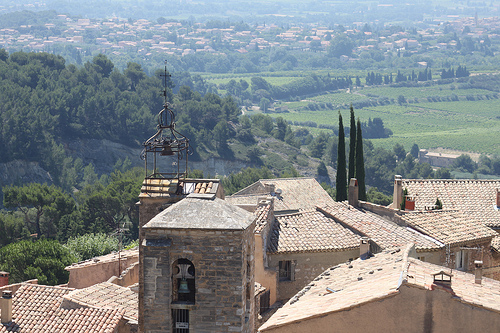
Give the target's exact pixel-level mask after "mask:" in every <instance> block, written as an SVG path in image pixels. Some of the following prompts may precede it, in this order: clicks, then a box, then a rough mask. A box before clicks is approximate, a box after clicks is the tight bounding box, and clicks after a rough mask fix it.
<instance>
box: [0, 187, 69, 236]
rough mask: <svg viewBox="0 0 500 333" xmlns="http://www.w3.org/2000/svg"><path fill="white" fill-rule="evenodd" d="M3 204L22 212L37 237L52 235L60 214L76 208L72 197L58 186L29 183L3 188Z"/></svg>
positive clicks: (54, 232) (62, 214)
mask: <svg viewBox="0 0 500 333" xmlns="http://www.w3.org/2000/svg"><path fill="white" fill-rule="evenodd" d="M3 202H4V206H5V207H6V208H9V209H18V210H19V211H21V212H23V214H24V216H25V222H26V225H27V227H28V228H29V229H30V230H31V231H33V232H36V233H37V235H38V237H41V236H42V235H45V236H46V237H49V238H50V237H53V236H55V234H56V233H57V224H58V222H59V220H60V219H61V217H62V216H64V215H68V214H71V213H72V212H73V211H74V210H75V209H76V204H75V201H74V200H73V198H71V197H70V196H69V195H68V194H66V193H64V192H63V191H62V190H61V189H60V188H58V187H56V186H54V185H51V186H48V185H47V184H37V183H31V184H28V185H24V186H11V187H7V188H5V189H4V201H3Z"/></svg>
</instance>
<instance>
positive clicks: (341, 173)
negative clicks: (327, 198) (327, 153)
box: [335, 111, 347, 201]
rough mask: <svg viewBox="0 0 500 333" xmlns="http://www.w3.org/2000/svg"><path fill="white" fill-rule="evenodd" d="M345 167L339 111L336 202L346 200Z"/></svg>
mask: <svg viewBox="0 0 500 333" xmlns="http://www.w3.org/2000/svg"><path fill="white" fill-rule="evenodd" d="M345 167H346V165H345V135H344V124H343V123H342V115H341V114H340V111H339V144H338V150H337V178H336V184H335V188H336V190H337V193H336V195H335V200H336V201H344V200H347V179H346V176H347V175H346V168H345Z"/></svg>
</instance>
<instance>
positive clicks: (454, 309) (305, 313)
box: [259, 246, 500, 333]
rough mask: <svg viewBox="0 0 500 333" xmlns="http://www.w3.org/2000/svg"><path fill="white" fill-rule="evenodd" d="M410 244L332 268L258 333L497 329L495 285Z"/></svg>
mask: <svg viewBox="0 0 500 333" xmlns="http://www.w3.org/2000/svg"><path fill="white" fill-rule="evenodd" d="M415 256H416V253H415V251H414V249H412V247H411V246H407V247H406V248H403V249H387V250H384V251H382V252H381V253H378V254H375V256H373V257H370V258H367V259H365V260H362V259H357V260H355V261H353V262H349V263H345V264H341V265H337V266H333V267H331V268H329V269H327V270H325V272H323V274H321V275H319V276H318V277H317V278H316V279H315V280H314V282H312V283H310V284H309V285H307V286H306V287H305V288H304V289H303V290H301V291H300V292H299V293H297V294H296V295H295V296H294V297H292V298H291V299H290V301H289V302H288V303H287V304H285V305H284V306H283V307H282V308H281V309H279V310H278V311H277V312H276V313H275V314H274V315H273V316H272V317H271V318H270V319H269V320H268V321H267V322H266V323H265V324H264V325H263V326H261V327H260V328H259V332H262V333H271V332H272V333H280V332H286V333H299V332H325V333H326V332H332V328H335V331H336V332H337V331H338V332H447V333H451V332H498V331H500V282H499V281H496V280H492V279H489V278H484V277H482V275H481V274H482V270H481V262H477V263H476V265H477V269H476V271H475V274H469V273H465V272H462V271H456V270H453V269H450V268H446V267H443V266H439V265H434V264H431V263H427V262H423V261H420V260H418V259H416V258H415Z"/></svg>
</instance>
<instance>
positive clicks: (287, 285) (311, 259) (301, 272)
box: [268, 249, 359, 301]
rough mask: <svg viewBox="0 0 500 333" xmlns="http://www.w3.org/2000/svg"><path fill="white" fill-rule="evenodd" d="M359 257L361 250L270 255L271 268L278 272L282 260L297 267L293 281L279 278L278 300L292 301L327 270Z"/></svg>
mask: <svg viewBox="0 0 500 333" xmlns="http://www.w3.org/2000/svg"><path fill="white" fill-rule="evenodd" d="M357 257H359V249H354V250H349V251H338V252H310V253H286V254H270V253H268V259H269V268H271V269H274V270H275V271H276V272H278V270H279V261H281V260H292V261H293V263H294V266H295V274H294V279H293V280H292V281H279V278H278V295H277V297H278V300H280V301H286V300H288V299H290V298H291V297H292V296H293V295H295V294H296V293H297V292H299V291H300V290H301V289H302V288H304V287H305V286H306V285H307V284H308V283H310V282H311V281H312V280H314V279H315V278H316V277H317V276H318V275H319V274H321V273H323V272H324V271H325V270H326V269H327V268H329V267H332V266H335V265H338V264H340V263H344V262H346V261H348V260H349V259H355V258H357Z"/></svg>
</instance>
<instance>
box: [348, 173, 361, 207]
mask: <svg viewBox="0 0 500 333" xmlns="http://www.w3.org/2000/svg"><path fill="white" fill-rule="evenodd" d="M358 194H359V189H358V180H357V179H356V178H351V180H350V181H349V205H351V206H353V207H358Z"/></svg>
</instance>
